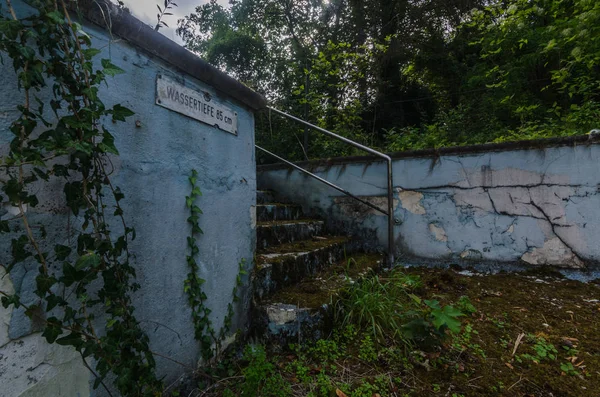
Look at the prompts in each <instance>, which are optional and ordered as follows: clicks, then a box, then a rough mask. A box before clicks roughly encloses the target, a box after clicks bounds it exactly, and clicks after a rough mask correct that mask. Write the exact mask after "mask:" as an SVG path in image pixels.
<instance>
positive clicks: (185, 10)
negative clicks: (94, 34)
mask: <svg viewBox="0 0 600 397" xmlns="http://www.w3.org/2000/svg"><path fill="white" fill-rule="evenodd" d="M124 2H125V5H126V6H127V7H129V9H130V10H131V13H132V14H133V15H134V16H135V17H136V18H138V19H139V20H141V21H144V22H146V23H148V24H150V25H152V26H154V25H156V14H157V13H158V9H157V8H156V5H157V4H158V5H160V7H161V8H162V7H163V3H164V0H124ZM218 2H219V4H221V5H223V6H227V5H228V4H229V1H228V0H219V1H218ZM175 3H177V5H178V7H175V8H173V10H172V11H171V12H172V13H173V15H169V16H167V17H165V19H164V21H165V22H166V23H167V24H168V25H169V28H164V27H163V28H161V29H160V32H161V33H162V34H164V35H165V36H167V37H168V38H170V39H171V40H174V41H176V42H178V43H181V39H180V38H179V37H177V35H176V34H175V28H176V27H177V20H178V19H180V18H183V17H184V16H186V15H188V14H190V13H191V12H193V11H194V10H195V9H196V7H197V6H199V5H202V4H204V3H208V0H175Z"/></svg>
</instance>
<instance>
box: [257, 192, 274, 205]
mask: <svg viewBox="0 0 600 397" xmlns="http://www.w3.org/2000/svg"><path fill="white" fill-rule="evenodd" d="M274 202H275V196H274V192H273V191H271V190H257V191H256V203H257V204H267V203H274Z"/></svg>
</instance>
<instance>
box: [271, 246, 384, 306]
mask: <svg viewBox="0 0 600 397" xmlns="http://www.w3.org/2000/svg"><path fill="white" fill-rule="evenodd" d="M382 261H383V256H382V255H380V254H355V255H352V256H351V257H350V258H349V259H344V260H342V261H339V262H338V263H336V264H334V265H333V266H331V267H329V268H327V269H324V270H322V271H320V272H318V273H317V274H316V275H315V276H314V277H310V278H307V279H305V280H302V281H300V282H299V283H297V284H294V285H291V286H289V287H286V288H284V289H282V290H280V291H278V292H276V293H275V294H273V295H271V296H269V297H267V298H266V299H264V301H263V302H264V303H267V304H277V303H283V304H292V305H296V306H298V307H301V308H308V309H318V308H320V307H322V306H324V305H327V304H329V303H330V302H331V301H332V298H333V297H334V296H336V295H337V294H338V292H339V291H340V290H341V289H342V288H343V287H345V286H347V285H348V284H349V283H352V282H353V281H354V280H357V279H360V278H362V277H364V276H365V275H366V274H368V273H370V272H372V271H373V270H376V269H378V268H379V266H380V265H381V263H382Z"/></svg>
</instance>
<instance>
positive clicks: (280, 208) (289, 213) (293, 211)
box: [256, 203, 304, 222]
mask: <svg viewBox="0 0 600 397" xmlns="http://www.w3.org/2000/svg"><path fill="white" fill-rule="evenodd" d="M303 217H304V212H303V211H302V207H301V206H299V205H293V204H276V203H268V204H259V205H257V206H256V219H257V220H258V221H259V222H265V221H266V222H270V221H281V220H288V221H289V220H298V219H302V218H303Z"/></svg>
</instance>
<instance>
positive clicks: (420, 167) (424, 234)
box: [258, 136, 600, 269]
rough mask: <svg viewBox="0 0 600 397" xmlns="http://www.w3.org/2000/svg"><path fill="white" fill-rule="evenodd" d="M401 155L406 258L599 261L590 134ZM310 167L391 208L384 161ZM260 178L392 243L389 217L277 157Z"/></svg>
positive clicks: (599, 158)
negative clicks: (286, 165)
mask: <svg viewBox="0 0 600 397" xmlns="http://www.w3.org/2000/svg"><path fill="white" fill-rule="evenodd" d="M393 158H394V167H393V172H394V208H395V210H394V216H395V218H396V220H397V224H396V227H395V237H396V241H395V243H396V249H397V254H398V255H400V260H402V261H405V262H414V261H419V262H428V263H440V262H442V263H465V264H482V263H501V264H513V265H520V266H544V265H551V266H558V267H564V268H576V269H584V268H587V267H593V266H594V265H596V264H597V263H598V262H600V245H598V244H597V236H598V235H599V234H600V213H599V212H598V208H600V145H598V144H597V143H596V142H595V141H593V140H592V139H590V138H588V136H582V137H576V138H569V139H563V140H560V139H558V140H557V139H554V140H546V141H536V142H522V143H516V144H501V145H500V144H498V145H482V146H479V147H469V148H454V149H444V150H443V151H441V152H439V153H435V152H433V151H429V152H413V153H398V154H396V155H393ZM303 166H304V167H308V168H310V169H312V170H313V171H314V172H316V173H317V174H318V175H320V176H322V177H324V178H326V179H327V180H329V181H331V182H333V183H335V184H338V185H339V186H342V187H343V188H345V189H347V190H349V191H350V192H352V193H354V194H356V195H359V196H362V197H363V198H365V199H367V200H369V201H371V202H372V203H374V204H377V205H379V206H380V207H381V208H384V209H385V208H386V203H387V199H386V196H385V192H386V190H385V186H386V168H385V164H383V163H381V162H378V161H377V160H375V159H369V158H354V159H352V158H349V159H344V158H339V159H332V160H324V161H315V162H312V163H304V164H303ZM258 184H259V187H260V188H262V189H274V190H275V191H277V192H279V193H280V194H283V195H285V196H287V197H288V198H289V199H291V200H294V201H296V202H300V203H302V204H303V205H304V206H306V207H307V208H314V209H317V211H318V212H320V213H321V214H322V215H323V216H325V217H326V218H327V219H329V220H330V221H331V220H336V221H338V223H337V224H336V225H335V227H346V228H348V229H349V230H350V231H352V232H354V233H358V234H361V235H362V236H375V237H374V240H375V244H376V245H378V246H380V247H386V245H387V233H386V230H387V229H386V217H385V216H383V215H381V214H379V213H377V212H376V211H374V210H371V209H369V208H366V207H365V206H362V205H361V204H358V203H356V202H355V201H353V200H352V199H349V198H347V197H345V196H342V195H341V194H340V193H338V192H337V191H335V190H333V189H330V188H328V187H326V186H324V185H322V184H320V183H319V182H317V181H316V180H313V179H311V178H309V177H305V176H302V175H300V174H299V173H297V172H291V171H289V170H288V169H285V168H283V167H280V166H278V165H271V166H261V167H259V174H258ZM339 222H341V225H342V226H340V223H339Z"/></svg>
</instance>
